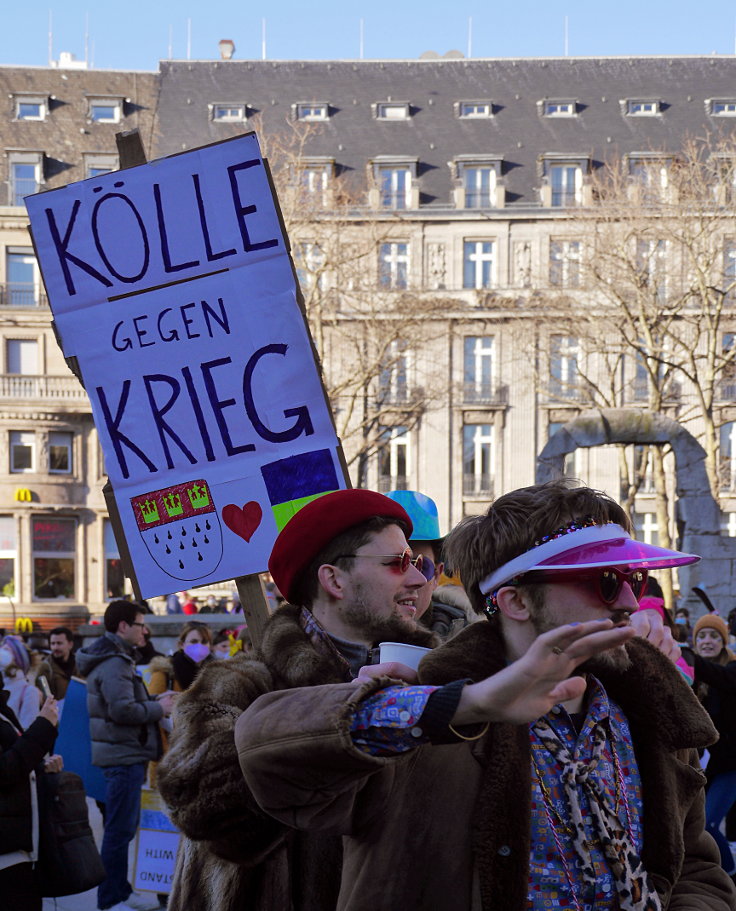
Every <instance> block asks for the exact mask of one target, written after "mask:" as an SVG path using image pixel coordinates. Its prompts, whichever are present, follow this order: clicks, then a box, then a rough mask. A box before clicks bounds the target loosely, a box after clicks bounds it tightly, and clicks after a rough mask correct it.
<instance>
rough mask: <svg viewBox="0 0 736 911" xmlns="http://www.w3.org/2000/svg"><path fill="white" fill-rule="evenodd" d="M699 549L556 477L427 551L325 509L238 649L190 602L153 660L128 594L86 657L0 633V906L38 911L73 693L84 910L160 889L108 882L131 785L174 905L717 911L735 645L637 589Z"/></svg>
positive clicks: (383, 522) (339, 497)
mask: <svg viewBox="0 0 736 911" xmlns="http://www.w3.org/2000/svg"><path fill="white" fill-rule="evenodd" d="M697 559H698V557H697V556H696V555H693V554H686V553H682V552H679V551H673V550H668V549H665V548H660V547H656V546H653V545H648V544H645V543H643V542H638V541H635V540H633V539H632V538H631V536H630V525H629V520H628V517H627V516H626V514H625V513H624V511H623V510H622V509H621V507H620V506H619V505H618V504H617V503H615V502H614V501H613V500H611V499H610V498H608V497H607V496H605V495H603V494H601V493H599V492H597V491H593V490H590V489H588V488H585V487H581V486H576V485H574V484H571V483H569V482H556V483H553V484H548V485H538V486H534V487H530V488H524V489H522V490H519V491H514V492H512V493H509V494H506V495H504V496H502V497H500V498H499V499H498V500H496V501H495V502H494V503H493V505H492V506H491V507H490V508H489V509H488V511H487V512H486V513H485V514H484V515H482V516H477V517H472V518H469V519H466V520H464V521H463V522H462V523H460V525H459V526H457V527H456V528H455V529H453V530H452V531H451V532H450V534H449V535H448V536H446V537H444V538H443V537H442V535H441V534H440V525H439V517H438V514H437V508H436V505H435V504H434V503H433V501H432V500H431V499H430V498H429V497H426V496H424V495H423V494H421V493H418V492H414V491H394V492H391V493H390V494H389V495H387V496H386V495H383V494H379V493H375V492H373V491H369V490H344V491H337V492H334V493H330V494H326V495H324V496H322V497H319V498H317V499H315V500H313V501H311V502H309V503H308V504H307V505H305V506H304V507H303V508H302V509H301V510H300V511H298V512H297V513H296V514H295V516H294V517H293V518H292V519H291V520H290V521H289V522H288V523H287V524H286V526H285V527H284V528H283V530H282V531H281V533H280V534H279V536H278V537H277V539H276V542H275V544H274V547H273V550H272V553H271V557H270V560H269V571H270V575H271V578H272V580H273V582H272V583H270V584H269V588H268V590H267V592H266V594H267V597H268V601H269V607H270V613H271V616H270V617H269V619H268V621H267V622H266V625H265V628H264V630H263V633H262V635H261V637H260V640H259V641H258V642H256V643H253V642H252V641H251V639H250V635H249V632H248V630H247V627H244V626H243V627H241V629H240V630H239V631H238V630H237V629H229V630H223V631H215V634H214V635H213V628H212V627H211V626H210V625H209V623H208V621H207V620H206V619H205V618H203V619H201V620H200V619H186V615H189V616H191V615H193V614H195V613H196V614H197V615H199V614H208V613H224V612H226V611H227V610H228V607H230V605H227V604H225V603H223V602H221V601H219V600H218V599H217V598H215V597H210V598H207V599H205V601H204V602H203V603H196V601H195V599H193V598H190V597H189V594H188V593H186V592H180V593H177V594H174V595H170V596H168V598H167V600H166V613H167V614H168V615H175V614H176V615H179V614H181V615H182V622H181V627H180V630H179V636H178V639H177V641H176V644H175V647H174V648H173V649H172V651H171V653H170V654H168V655H161V654H156V643H155V641H154V640H153V639H152V638H151V637H150V630H149V629H148V624H147V620H146V617H147V616H148V614H147V607H146V606H145V605H143V604H138V603H136V602H131V601H124V600H117V601H112V602H111V603H110V604H109V606H108V607H107V609H106V611H105V615H104V621H103V623H104V631H103V633H102V635H101V636H99V637H97V638H94V639H92V640H91V641H88V643H87V644H85V645H84V646H83V647H80V648H77V649H75V648H74V636H73V634H72V632H71V631H70V630H68V629H66V628H64V627H59V628H57V629H54V630H52V631H51V633H50V634H49V646H48V649H47V650H46V651H45V652H44V653H43V654H35V655H34V654H32V653H31V651H30V650H29V648H28V647H27V644H26V643H25V642H24V641H23V638H22V637H18V636H13V635H8V636H5V638H4V639H3V640H2V643H0V671H1V672H2V677H3V692H2V698H1V699H0V823H1V824H0V833H2V834H1V835H0V895H3V896H5V895H10V896H13V900H14V901H15V904H12V903H11V905H10V907H12V908H14V909H15V908H17V909H18V911H26V909H27V911H38V909H39V908H40V907H41V899H40V894H41V893H40V891H39V886H38V883H37V882H36V879H35V876H34V868H35V867H34V865H35V862H36V859H37V851H38V844H37V837H36V836H35V835H34V833H37V829H38V819H39V814H43V812H44V808H43V806H42V801H39V799H38V792H37V790H36V789H37V780H38V778H39V776H41V775H42V774H44V769H46V770H50V769H54V770H58V768H59V767H60V764H61V762H62V760H61V758H60V757H58V756H56V755H54V753H53V745H54V739H55V733H56V729H57V725H58V719H59V716H60V714H61V713H62V711H63V707H64V699H65V696H66V693H67V688H68V686H69V683H70V680H71V679H72V678H73V677H77V676H78V677H82V678H84V680H85V681H86V689H87V707H88V711H89V716H90V739H91V750H92V762H93V764H94V765H96V766H98V767H100V768H101V769H102V771H103V774H104V779H105V799H104V802H103V806H104V831H103V838H102V843H101V846H100V853H101V856H102V860H103V862H104V865H105V869H106V871H107V877H106V878H105V880H104V881H103V882H102V883H101V884H100V886H99V889H98V893H97V904H98V908H99V909H101V911H105V909H114V911H129V909H131V908H133V909H137V911H140V909H144V908H146V909H150V908H152V907H154V904H155V902H156V901H157V900H158V899H157V897H156V896H153V895H150V894H148V895H144V894H141V893H137V892H135V891H134V890H133V889H132V886H131V884H130V881H129V879H130V877H129V871H128V849H129V845H130V842H131V840H132V839H133V838H134V836H135V832H136V828H137V826H138V820H139V816H140V809H141V788H142V786H143V784H144V782H145V781H146V779H147V778H148V780H149V782H150V783H152V784H154V785H155V786H156V787H157V788H158V790H159V791H160V793H161V795H162V797H163V799H164V801H165V803H166V806H167V807H168V809H169V812H170V815H171V818H172V820H173V821H174V823H175V824H176V826H177V827H178V829H179V830H180V832H181V837H180V841H179V849H178V853H177V859H176V866H175V870H174V878H173V883H172V888H171V892H170V894H169V895H168V896H160V899H161V900H162V901H164V902H166V901H167V902H168V908H169V911H245V909H248V911H282V909H283V911H363V909H365V911H368V909H370V911H395V909H397V908H402V909H407V911H411V909H416V911H424V909H426V911H456V909H463V911H465V909H467V911H542V909H547V908H551V907H554V908H560V909H567V911H583V909H585V911H662V909H668V908H672V909H673V911H674V909H678V911H680V909H681V911H726V909H730V911H736V888H734V879H736V865H735V863H734V857H733V855H732V853H731V849H730V844H729V840H728V829H727V827H726V822H725V820H726V816H727V813H728V811H729V809H730V808H731V806H732V804H733V803H734V799H735V798H736V729H735V728H734V725H735V724H736V708H735V706H736V700H735V699H734V692H733V691H734V689H736V655H734V653H733V652H732V651H731V643H732V640H733V636H732V634H731V631H730V629H729V624H728V623H727V622H726V621H724V619H722V617H721V616H720V615H719V613H718V612H716V611H712V612H706V613H704V614H703V615H702V616H699V617H698V619H697V620H696V621H695V622H694V624H693V626H692V628H691V627H690V617H689V615H682V614H679V612H678V613H676V614H675V616H672V614H671V610H670V609H668V607H667V606H666V605H665V603H664V598H663V595H662V592H661V589H660V588H659V587H658V585H657V583H656V578H655V576H654V575H650V572H656V571H657V570H664V569H668V568H671V567H677V566H682V565H687V564H689V563H693V562H695V561H697ZM450 570H451V572H450ZM460 583H462V584H460ZM232 608H233V609H234V612H242V607H241V606H240V604H239V603H236V604H233V605H232ZM724 613H726V611H724ZM683 621H684V622H683ZM381 643H401V644H403V645H409V646H414V649H413V651H414V652H415V653H416V654H418V655H419V656H423V657H422V659H421V663H419V664H418V666H409V664H408V663H407V664H404V663H403V662H402V663H397V662H396V661H393V660H392V661H390V662H387V661H386V660H385V658H384V659H382V656H381ZM141 650H144V651H145V661H146V667H145V671H144V674H143V676H142V671H141V664H140V662H141V660H142V659H141V654H140V652H141ZM146 681H147V684H146ZM46 689H48V692H49V693H50V695H48V696H46V695H44V692H45V690H46ZM702 768H704V769H705V776H703V774H702V772H701V769H702ZM151 773H153V774H151Z"/></svg>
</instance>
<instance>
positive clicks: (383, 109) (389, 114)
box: [375, 101, 409, 120]
mask: <svg viewBox="0 0 736 911" xmlns="http://www.w3.org/2000/svg"><path fill="white" fill-rule="evenodd" d="M375 111H376V117H377V118H378V120H408V119H409V103H408V102H407V101H384V102H381V103H380V104H377V105H376V106H375Z"/></svg>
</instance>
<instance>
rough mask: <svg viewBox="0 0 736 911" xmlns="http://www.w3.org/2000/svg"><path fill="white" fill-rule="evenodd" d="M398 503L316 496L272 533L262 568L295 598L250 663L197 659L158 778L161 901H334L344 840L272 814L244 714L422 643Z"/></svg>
mask: <svg viewBox="0 0 736 911" xmlns="http://www.w3.org/2000/svg"><path fill="white" fill-rule="evenodd" d="M411 532H412V523H411V520H410V518H409V516H408V515H407V513H406V511H405V510H404V508H403V507H402V506H401V505H400V504H398V503H394V502H393V501H392V500H390V499H388V498H387V497H385V496H383V495H382V494H379V493H375V492H373V491H370V490H342V491H336V492H334V493H328V494H326V495H324V496H322V497H319V498H317V499H316V500H312V501H311V502H310V503H308V504H307V505H306V506H304V507H303V508H302V509H301V510H300V511H299V512H297V513H296V515H295V516H294V517H293V518H292V519H291V520H290V521H289V522H288V523H287V525H286V526H285V527H284V529H283V530H282V531H281V533H280V534H279V536H278V538H277V539H276V543H275V545H274V547H273V551H272V553H271V559H270V561H269V569H270V571H271V574H272V576H273V579H274V582H275V583H276V584H277V585H278V587H279V589H280V590H281V591H282V592H283V594H284V595H285V596H286V597H287V599H288V601H289V602H290V603H288V604H284V605H282V606H281V607H280V608H278V609H277V610H276V611H275V613H274V614H273V616H272V617H271V618H270V619H269V621H268V623H267V624H266V627H265V630H264V635H263V640H262V642H261V644H260V648H259V650H258V652H257V654H256V656H255V657H256V660H251V659H249V657H248V656H246V655H241V654H237V655H236V656H235V657H233V658H232V659H231V660H229V661H217V662H214V663H213V664H212V665H211V666H210V667H207V668H204V669H203V670H202V671H201V673H200V674H199V675H198V676H197V679H196V680H195V681H194V683H193V684H192V686H191V687H190V688H189V689H188V690H187V691H186V692H185V693H183V694H182V695H181V697H180V698H179V701H178V703H177V709H176V715H175V718H174V730H173V734H172V736H171V739H170V746H169V752H168V753H167V755H166V756H165V757H164V759H163V760H162V762H161V763H160V765H159V767H158V786H159V790H160V792H161V794H162V796H163V798H164V800H165V801H166V803H167V805H168V807H169V810H170V812H171V818H172V819H173V821H174V822H175V823H176V825H177V826H178V827H179V828H180V829H181V830H182V832H183V833H184V834H183V836H182V840H181V843H180V848H179V853H178V856H177V862H176V870H175V874H174V882H173V886H172V891H171V895H170V897H169V904H168V908H169V911H243V909H245V908H247V909H248V911H276V909H282V908H290V909H294V911H330V909H332V908H334V907H335V902H336V899H337V889H338V885H339V876H340V862H341V844H340V839H339V838H337V837H334V836H329V835H328V836H323V835H322V834H320V833H317V834H310V835H309V836H306V837H305V836H303V835H302V834H300V833H297V832H295V831H293V830H292V829H291V828H290V827H289V826H288V825H283V824H281V823H276V822H274V821H273V820H271V819H269V817H268V816H266V814H264V813H263V812H262V811H261V810H260V809H259V807H258V806H257V804H256V803H255V801H254V799H253V797H252V795H251V793H250V791H249V790H248V788H247V787H246V786H245V784H244V782H243V778H242V775H241V772H240V767H239V765H238V758H237V753H236V750H235V738H234V728H235V722H236V721H237V719H238V717H239V715H240V714H241V713H242V712H243V711H244V710H245V709H246V708H247V707H248V706H249V705H250V704H251V703H252V702H253V701H254V700H255V699H256V698H257V697H258V696H259V695H261V694H262V693H267V692H270V691H272V690H281V689H286V688H289V687H295V686H317V685H320V684H324V683H339V682H344V681H348V680H351V679H353V678H354V677H355V676H356V675H357V674H358V672H359V670H360V668H361V666H363V665H365V664H370V663H372V662H373V661H374V660H377V658H378V651H379V650H378V649H377V648H376V646H377V645H378V643H379V642H381V641H387V640H394V641H398V642H406V643H410V644H414V645H418V646H422V647H425V648H426V647H430V646H432V645H434V644H435V643H436V642H437V639H436V638H435V636H434V635H433V633H431V632H430V631H429V630H427V629H425V628H424V627H422V626H420V625H419V624H418V623H417V621H416V619H415V614H416V609H417V601H418V593H419V591H420V590H421V589H422V587H423V586H424V585H425V583H426V581H427V580H426V578H425V576H424V575H422V572H421V571H420V569H419V565H420V564H419V562H418V561H417V560H416V559H414V558H413V557H412V556H411V551H410V550H409V547H408V545H407V538H408V536H409V535H410V534H411Z"/></svg>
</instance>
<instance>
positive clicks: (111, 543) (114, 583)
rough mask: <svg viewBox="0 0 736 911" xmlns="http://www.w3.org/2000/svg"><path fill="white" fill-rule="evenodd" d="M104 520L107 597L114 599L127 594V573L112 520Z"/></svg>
mask: <svg viewBox="0 0 736 911" xmlns="http://www.w3.org/2000/svg"><path fill="white" fill-rule="evenodd" d="M104 521H105V524H104V526H103V529H104V530H103V535H104V548H105V592H106V593H107V594H106V597H107V598H108V599H109V600H110V601H112V600H113V599H114V598H122V597H123V595H124V594H125V575H124V573H123V563H122V561H121V559H120V553H119V551H118V544H117V541H116V540H115V535H114V534H113V530H112V522H110V520H109V519H105V520H104Z"/></svg>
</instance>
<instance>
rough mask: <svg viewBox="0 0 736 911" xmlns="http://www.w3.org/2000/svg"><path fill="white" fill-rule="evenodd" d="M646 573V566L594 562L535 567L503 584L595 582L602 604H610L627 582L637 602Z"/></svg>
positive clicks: (644, 586) (642, 588)
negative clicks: (623, 566) (586, 566)
mask: <svg viewBox="0 0 736 911" xmlns="http://www.w3.org/2000/svg"><path fill="white" fill-rule="evenodd" d="M648 576H649V573H648V572H647V570H646V569H631V570H623V569H618V568H617V567H615V566H598V567H592V568H591V569H559V570H544V569H535V570H532V571H531V572H528V573H525V574H524V575H523V576H519V577H518V578H517V579H514V580H512V582H507V583H505V584H506V585H527V584H528V583H534V582H545V583H548V584H549V583H555V582H584V583H587V584H593V585H594V586H595V590H596V594H597V595H598V597H599V598H600V599H601V601H602V602H603V603H604V604H613V603H614V602H615V601H616V599H617V598H618V596H619V595H620V594H621V589H622V588H623V587H624V584H625V583H628V584H629V586H630V588H631V591H632V592H633V594H634V597H635V598H636V600H637V602H638V601H641V599H642V598H643V597H644V592H645V591H646V587H647V578H648Z"/></svg>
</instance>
